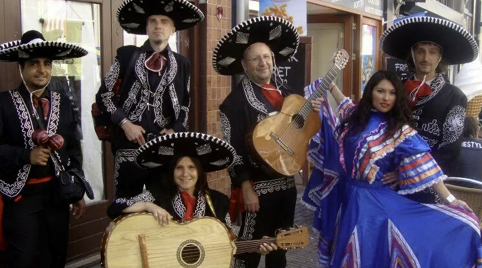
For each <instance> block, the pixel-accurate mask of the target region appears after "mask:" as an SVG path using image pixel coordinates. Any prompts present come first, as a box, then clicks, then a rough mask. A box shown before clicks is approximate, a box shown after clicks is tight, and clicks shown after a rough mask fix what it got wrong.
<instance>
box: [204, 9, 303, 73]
mask: <svg viewBox="0 0 482 268" xmlns="http://www.w3.org/2000/svg"><path fill="white" fill-rule="evenodd" d="M299 41H300V38H299V36H298V32H297V31H296V29H295V27H294V26H293V24H291V23H290V22H289V21H287V20H285V19H282V18H279V17H273V16H262V17H256V18H252V19H250V20H247V21H244V22H242V23H240V24H238V25H237V26H235V27H234V28H233V29H232V30H231V31H230V32H229V33H227V34H226V35H225V36H224V37H223V38H221V39H220V40H219V42H218V44H217V46H216V48H215V49H214V51H213V67H214V70H216V72H218V73H219V74H222V75H235V74H238V73H241V72H242V71H243V66H242V64H241V60H242V59H243V54H244V51H245V50H246V49H247V48H248V47H249V46H250V45H252V44H254V43H258V42H261V43H265V44H266V45H267V46H268V47H269V48H270V49H271V51H273V53H274V57H275V60H276V62H282V61H285V60H287V59H289V58H290V57H291V56H292V55H294V54H295V53H296V50H297V49H298V44H299Z"/></svg>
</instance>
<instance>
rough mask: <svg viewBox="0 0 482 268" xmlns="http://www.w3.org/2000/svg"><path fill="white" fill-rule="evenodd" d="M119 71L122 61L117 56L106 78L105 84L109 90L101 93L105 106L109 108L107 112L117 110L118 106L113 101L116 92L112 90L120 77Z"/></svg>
mask: <svg viewBox="0 0 482 268" xmlns="http://www.w3.org/2000/svg"><path fill="white" fill-rule="evenodd" d="M119 71H120V63H119V61H118V60H117V58H115V60H114V63H113V64H112V66H111V67H110V69H109V72H108V73H107V75H106V76H105V78H104V84H105V87H106V89H107V92H105V93H103V94H101V98H102V102H103V103H104V106H105V107H106V109H107V112H109V113H114V112H115V111H116V110H117V107H116V106H115V104H114V102H113V101H112V98H113V97H114V92H113V91H112V90H113V89H114V85H115V82H116V81H117V78H119Z"/></svg>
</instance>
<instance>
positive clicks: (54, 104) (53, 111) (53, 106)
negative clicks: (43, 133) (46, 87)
mask: <svg viewBox="0 0 482 268" xmlns="http://www.w3.org/2000/svg"><path fill="white" fill-rule="evenodd" d="M50 99H51V102H50V115H49V122H48V124H47V133H48V134H49V136H52V135H54V134H55V133H57V128H58V126H59V121H60V94H59V93H57V92H51V93H50Z"/></svg>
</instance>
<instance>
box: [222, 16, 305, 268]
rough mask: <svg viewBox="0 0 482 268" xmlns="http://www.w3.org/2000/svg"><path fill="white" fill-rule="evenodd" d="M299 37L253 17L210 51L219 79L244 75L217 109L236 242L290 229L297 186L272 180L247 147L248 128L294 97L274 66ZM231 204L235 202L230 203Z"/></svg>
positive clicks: (251, 263)
mask: <svg viewBox="0 0 482 268" xmlns="http://www.w3.org/2000/svg"><path fill="white" fill-rule="evenodd" d="M298 44H299V37H298V33H297V32H296V29H295V28H294V27H293V25H292V24H291V23H289V22H288V21H286V20H284V19H282V18H278V17H256V18H253V19H251V20H248V21H244V22H242V23H241V24H239V25H237V26H236V27H234V28H233V29H232V30H231V32H229V33H228V34H226V35H225V36H224V37H223V38H221V40H220V41H219V42H218V44H217V46H216V48H215V49H214V52H213V66H214V69H215V70H216V71H217V72H218V73H219V74H222V75H236V74H240V73H244V74H245V77H244V78H243V79H242V80H241V82H240V83H239V84H238V86H237V87H236V88H235V89H234V90H233V91H232V92H231V93H230V94H229V95H228V97H227V98H226V99H225V100H224V102H223V103H222V104H221V106H220V108H219V109H220V112H221V113H220V115H221V124H222V132H223V136H224V139H225V140H226V141H228V142H229V143H230V144H231V145H233V147H234V148H235V149H236V153H237V158H236V159H235V162H234V164H233V165H232V167H231V168H230V175H231V182H232V187H233V189H234V191H233V193H232V196H231V199H232V200H233V199H234V198H235V196H236V195H235V194H234V193H236V190H238V191H240V192H241V193H240V196H242V199H243V201H242V202H244V209H245V212H244V213H243V218H242V225H241V229H240V234H239V236H238V237H239V238H240V239H243V240H251V239H260V238H261V237H262V236H264V235H267V236H273V235H274V233H275V232H276V230H277V229H280V228H289V227H291V226H292V225H293V220H294V210H295V202H296V188H295V182H294V178H293V177H278V178H275V177H271V176H270V175H268V174H267V173H266V172H264V171H263V170H262V169H261V168H260V167H259V166H258V165H257V164H255V163H254V162H253V161H252V159H251V156H250V154H249V153H248V150H247V147H246V145H245V136H246V134H248V131H249V128H250V127H252V126H254V125H255V124H256V123H257V122H259V121H261V120H262V119H264V118H266V117H267V116H268V115H269V114H270V113H273V112H276V111H280V109H281V105H282V103H283V99H284V97H285V96H287V95H289V94H291V93H292V91H291V90H289V89H288V87H287V86H286V85H282V84H280V83H279V81H280V79H276V78H277V77H276V75H277V74H276V71H275V67H276V63H277V62H281V61H283V60H287V59H289V58H290V57H291V56H292V55H294V54H295V53H296V50H297V48H298ZM233 201H234V200H233ZM285 254H286V252H285V251H282V250H279V251H275V252H272V253H271V254H269V255H267V256H266V267H268V268H272V267H276V268H279V267H285V266H286V256H285ZM259 260H260V256H259V255H258V254H243V255H241V256H239V257H237V259H236V260H235V267H258V264H259Z"/></svg>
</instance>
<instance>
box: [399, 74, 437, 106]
mask: <svg viewBox="0 0 482 268" xmlns="http://www.w3.org/2000/svg"><path fill="white" fill-rule="evenodd" d="M421 83H422V81H415V80H407V81H406V82H405V92H407V97H408V102H409V106H410V109H413V107H414V106H415V104H417V102H418V101H419V100H420V99H422V98H425V97H427V96H428V95H430V94H432V88H431V87H430V86H429V85H427V83H425V82H424V83H423V85H421V86H420V84H421ZM419 86H420V88H419V89H418V91H416V90H417V87H419Z"/></svg>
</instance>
